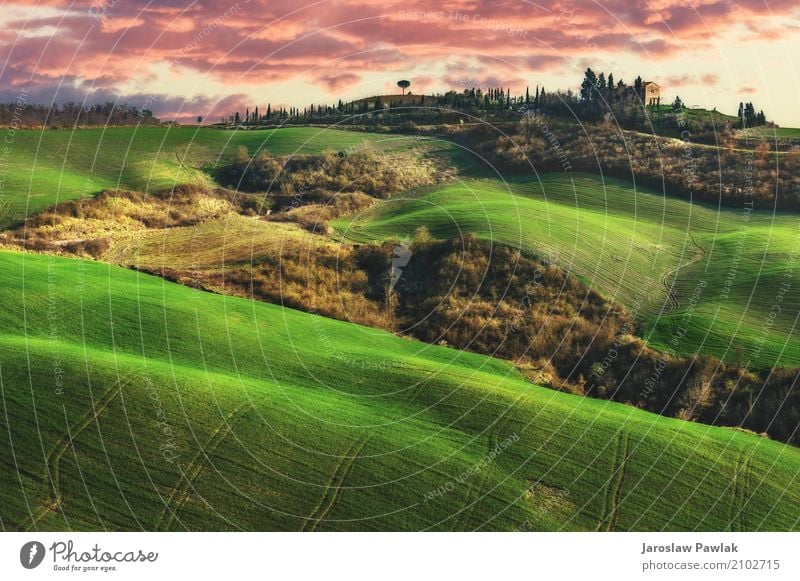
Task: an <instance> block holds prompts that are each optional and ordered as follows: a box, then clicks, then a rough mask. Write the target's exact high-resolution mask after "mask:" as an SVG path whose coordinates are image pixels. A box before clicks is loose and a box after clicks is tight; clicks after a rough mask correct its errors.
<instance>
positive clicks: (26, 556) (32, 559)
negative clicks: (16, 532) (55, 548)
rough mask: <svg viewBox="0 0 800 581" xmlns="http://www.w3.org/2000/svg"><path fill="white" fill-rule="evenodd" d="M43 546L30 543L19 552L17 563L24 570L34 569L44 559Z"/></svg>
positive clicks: (37, 543)
mask: <svg viewBox="0 0 800 581" xmlns="http://www.w3.org/2000/svg"><path fill="white" fill-rule="evenodd" d="M44 553H45V551H44V545H43V544H42V543H40V542H39V541H30V542H28V543H25V544H24V545H22V548H21V549H20V550H19V562H20V563H22V566H23V567H25V568H26V569H35V568H36V567H38V566H39V565H41V563H42V560H43V559H44Z"/></svg>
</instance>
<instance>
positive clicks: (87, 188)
mask: <svg viewBox="0 0 800 581" xmlns="http://www.w3.org/2000/svg"><path fill="white" fill-rule="evenodd" d="M365 141H369V142H370V143H374V144H376V146H378V147H400V146H403V144H408V143H409V141H408V138H406V137H399V136H396V135H380V134H376V133H362V132H348V131H337V130H331V129H322V128H316V127H288V128H283V129H274V130H273V129H270V130H254V131H250V130H248V131H225V130H218V129H209V128H202V129H199V128H195V127H176V128H166V127H142V128H138V129H137V128H134V127H113V128H106V129H102V128H98V129H79V130H75V131H35V130H25V131H18V132H17V133H16V134H15V136H14V142H13V143H12V144H10V145H9V147H10V153H9V154H8V156H7V160H6V161H5V162H4V166H3V168H2V172H3V175H2V177H4V178H5V180H4V184H3V187H2V191H0V194H2V196H1V197H0V201H8V202H10V203H11V204H12V208H11V217H13V218H16V219H18V218H20V217H21V216H25V215H30V214H32V213H35V212H37V211H39V210H41V209H42V208H45V207H47V206H51V205H53V204H55V203H56V202H58V201H59V200H69V199H74V198H78V197H80V196H82V195H92V194H95V193H97V192H99V191H101V190H103V189H105V188H122V189H137V190H143V191H156V190H160V189H164V188H168V187H171V186H174V185H175V184H182V183H209V182H210V179H211V178H210V177H209V175H208V174H207V173H206V172H204V171H202V170H203V168H206V167H207V166H210V165H212V164H214V163H216V162H218V161H220V160H225V159H229V158H230V157H232V156H233V155H235V154H236V152H237V150H238V148H239V147H240V146H244V147H246V148H247V149H248V151H249V152H250V153H251V154H253V153H255V152H256V151H259V150H262V149H263V150H266V151H269V152H272V153H274V154H281V155H283V154H293V153H296V154H308V153H319V152H321V151H323V150H326V149H335V150H339V149H346V148H350V147H357V146H359V145H361V144H362V143H364V142H365ZM2 218H3V217H2V216H0V223H2Z"/></svg>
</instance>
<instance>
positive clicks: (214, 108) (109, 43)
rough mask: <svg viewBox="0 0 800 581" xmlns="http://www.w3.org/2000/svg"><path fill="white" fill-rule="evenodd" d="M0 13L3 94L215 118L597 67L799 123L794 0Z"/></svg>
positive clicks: (328, 3) (798, 17)
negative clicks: (400, 84) (401, 89)
mask: <svg viewBox="0 0 800 581" xmlns="http://www.w3.org/2000/svg"><path fill="white" fill-rule="evenodd" d="M690 5H691V7H689V6H690ZM0 14H1V16H0V19H2V20H3V26H2V29H0V55H1V57H2V71H0V92H1V93H2V94H0V100H3V101H7V102H8V101H14V100H16V99H17V98H18V96H19V95H20V94H23V95H25V98H26V99H27V100H28V101H29V102H38V103H47V102H50V101H51V100H53V99H55V100H56V101H58V102H64V101H70V100H71V101H79V102H82V101H84V100H86V101H87V102H89V103H92V102H96V101H106V100H115V99H120V100H121V101H126V102H128V103H131V104H134V105H139V106H142V105H148V106H149V108H151V109H152V110H153V111H154V112H155V114H156V115H159V116H161V117H162V118H166V119H169V118H173V117H176V118H178V119H181V120H188V119H193V118H194V117H195V116H197V115H203V116H204V117H206V118H208V120H209V121H216V120H218V119H219V117H220V116H221V115H223V114H226V113H229V112H231V111H233V110H235V109H237V108H238V109H240V110H241V111H244V108H245V107H247V106H250V107H251V108H252V107H253V106H254V105H259V106H261V107H264V106H265V105H266V103H267V102H268V101H269V102H270V103H272V105H273V107H275V106H281V105H285V106H290V105H295V106H300V107H302V106H304V105H307V104H308V103H309V102H311V101H314V102H316V103H319V102H334V101H335V100H337V99H339V98H342V99H345V100H346V99H350V98H357V97H360V96H366V95H373V94H382V93H387V92H396V91H397V90H398V89H397V88H396V86H395V83H396V81H397V80H399V79H401V78H406V79H409V80H411V81H412V87H411V91H413V92H415V93H421V92H435V91H444V90H447V89H450V88H454V89H457V90H463V88H465V87H470V86H473V85H474V86H479V87H486V86H503V87H511V89H512V91H515V92H522V91H524V90H525V87H526V86H527V85H530V86H531V89H532V90H533V87H535V86H536V85H537V84H538V85H544V86H545V87H546V88H547V89H548V91H552V90H555V89H569V88H571V89H573V90H575V89H577V88H578V85H579V84H580V80H581V75H582V71H583V70H584V69H585V68H586V67H587V66H589V67H592V68H593V69H594V70H595V71H598V72H599V71H605V72H606V73H609V72H612V73H613V74H614V77H615V78H616V79H620V78H622V79H624V80H625V81H628V82H632V81H633V78H634V77H635V76H636V75H637V74H638V75H641V76H642V77H643V78H644V79H645V80H654V81H657V82H659V83H660V84H661V85H662V93H664V94H665V95H666V98H667V99H668V100H670V101H671V100H672V98H674V96H675V95H680V96H681V98H682V99H683V100H684V102H685V103H686V104H687V105H689V106H702V107H708V108H712V107H714V106H716V107H717V108H718V109H719V110H720V111H723V112H726V113H735V112H736V108H737V105H738V102H739V101H741V100H752V101H753V102H754V103H755V105H756V108H763V109H764V110H765V112H766V113H767V117H768V118H770V119H773V120H775V121H776V122H778V123H779V124H781V125H784V126H800V106H798V101H800V99H798V95H800V75H798V66H797V64H798V62H797V59H798V58H800V51H798V48H800V2H799V1H798V0H774V1H773V0H767V1H757V0H718V1H717V0H710V1H709V0H705V1H701V2H692V1H691V0H690V1H689V2H686V1H680V0H656V1H653V2H647V1H636V0H613V1H611V2H588V1H582V2H562V1H555V0H542V1H540V2H527V1H522V0H508V1H506V0H493V1H490V0H483V1H481V0H444V1H442V2H434V1H431V0H429V1H427V2H425V1H414V0H402V1H399V0H383V1H381V2H366V1H362V2H359V1H353V0H319V1H315V2H309V1H307V0H292V1H288V0H238V1H233V2H231V1H230V0H197V1H194V2H192V1H191V0H181V1H178V0H151V1H149V2H147V1H144V0H107V1H105V2H103V1H102V0H93V1H89V2H86V1H83V0H77V1H74V2H70V1H65V0H50V1H49V2H47V3H46V4H42V3H38V2H33V1H28V0H23V1H15V2H6V3H4V4H3V9H2V12H0Z"/></svg>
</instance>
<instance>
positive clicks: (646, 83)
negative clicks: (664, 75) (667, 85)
mask: <svg viewBox="0 0 800 581" xmlns="http://www.w3.org/2000/svg"><path fill="white" fill-rule="evenodd" d="M647 85H655V86H656V87H658V88H659V89H660V88H661V85H659V84H658V83H655V82H653V81H645V82H644V83H642V86H643V87H646V86H647Z"/></svg>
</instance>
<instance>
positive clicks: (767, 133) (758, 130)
mask: <svg viewBox="0 0 800 581" xmlns="http://www.w3.org/2000/svg"><path fill="white" fill-rule="evenodd" d="M740 135H742V136H747V135H750V136H753V137H760V138H766V139H800V128H797V127H751V128H750V129H746V130H744V131H741V132H740Z"/></svg>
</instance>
